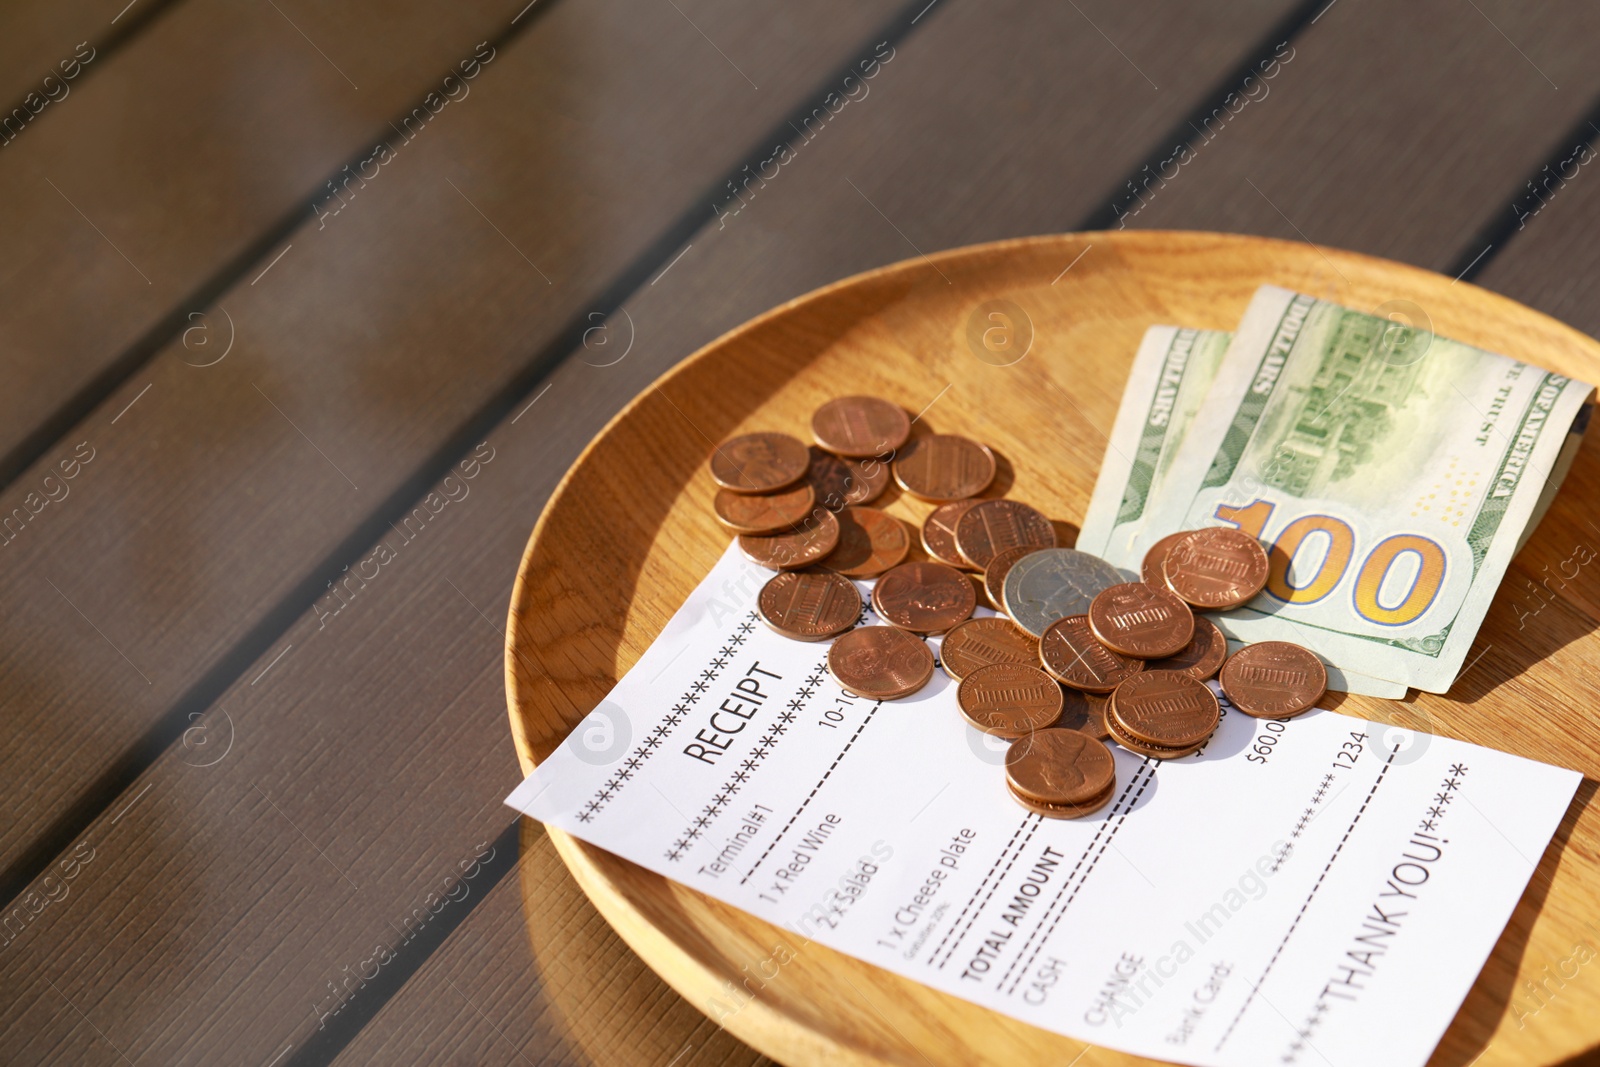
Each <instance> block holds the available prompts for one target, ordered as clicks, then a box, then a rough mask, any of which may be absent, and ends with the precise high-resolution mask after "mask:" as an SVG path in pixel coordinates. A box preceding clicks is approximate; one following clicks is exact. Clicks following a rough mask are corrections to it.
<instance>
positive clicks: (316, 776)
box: [0, 0, 1600, 1067]
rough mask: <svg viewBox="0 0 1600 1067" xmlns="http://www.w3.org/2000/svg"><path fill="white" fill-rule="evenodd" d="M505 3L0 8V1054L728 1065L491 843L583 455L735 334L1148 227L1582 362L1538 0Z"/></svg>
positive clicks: (147, 1059)
mask: <svg viewBox="0 0 1600 1067" xmlns="http://www.w3.org/2000/svg"><path fill="white" fill-rule="evenodd" d="M524 2H525V0H514V2H512V3H509V4H501V3H491V2H489V0H462V2H458V3H455V4H451V5H446V6H440V7H435V6H431V5H430V6H426V7H425V6H423V5H411V4H405V5H394V4H383V3H378V2H377V0H347V2H344V3H339V4H333V5H313V4H309V3H306V2H304V0H273V2H270V3H266V4H257V3H253V2H252V3H246V2H243V0H237V2H236V0H181V2H179V0H135V2H134V3H133V4H129V5H128V6H127V7H123V3H124V0H112V2H110V3H100V2H96V3H93V4H91V3H89V2H88V0H59V2H57V3H53V4H44V3H40V2H37V0H33V2H27V3H20V4H14V5H10V6H8V7H6V8H4V9H0V100H4V101H8V102H9V103H8V105H7V106H8V108H12V109H13V110H11V111H10V118H5V117H3V116H0V195H3V202H4V203H5V204H7V205H8V206H9V208H10V210H9V211H8V212H7V214H6V225H5V226H4V227H0V360H3V361H4V364H3V365H4V371H5V373H4V377H3V378H0V382H3V383H4V388H3V389H0V603H4V604H5V606H6V609H7V610H6V613H5V617H4V623H3V625H0V677H3V678H4V684H3V685H0V724H3V725H0V791H3V793H0V795H3V797H4V801H5V808H4V811H5V814H6V818H5V819H4V820H3V821H0V900H3V901H4V909H3V911H0V1061H3V1062H5V1063H19V1064H33V1063H82V1064H100V1063H105V1064H127V1063H162V1064H167V1063H183V1064H189V1063H193V1064H211V1063H219V1062H227V1063H236V1062H237V1063H245V1064H263V1065H266V1064H271V1065H274V1067H284V1065H289V1064H297V1065H298V1064H312V1063H328V1062H334V1061H337V1062H339V1063H341V1064H344V1063H348V1064H365V1063H372V1062H383V1063H446V1062H448V1063H495V1064H499V1063H505V1064H518V1063H530V1064H532V1063H537V1064H546V1063H567V1062H571V1063H591V1062H593V1063H628V1064H635V1063H641V1064H658V1065H662V1067H673V1065H676V1067H684V1065H688V1064H696V1063H703V1064H720V1063H728V1062H756V1061H758V1060H759V1059H760V1057H758V1056H757V1055H756V1054H755V1053H753V1052H751V1051H749V1050H748V1049H745V1048H743V1047H742V1046H740V1045H738V1044H737V1042H735V1041H734V1040H733V1039H732V1038H731V1037H729V1036H728V1035H727V1034H726V1033H725V1032H722V1031H719V1030H717V1029H716V1028H715V1027H714V1026H713V1025H712V1023H711V1022H710V1021H709V1020H707V1019H706V1018H705V1017H704V1016H702V1015H701V1014H700V1013H699V1012H698V1011H697V1010H696V1009H695V1008H694V1007H693V1006H691V1005H689V1004H687V1003H686V1002H684V1001H683V1000H681V999H680V998H678V997H677V995H676V994H674V993H673V992H672V991H671V990H670V989H668V988H667V987H666V986H665V985H664V984H663V983H662V982H661V981H660V980H659V979H657V978H656V977H655V976H654V975H653V974H652V973H651V972H650V971H649V970H648V969H646V968H645V967H644V966H643V965H642V964H641V963H640V962H639V961H638V960H637V959H636V958H635V957H634V956H633V955H632V954H631V953H630V952H629V951H628V950H627V949H626V948H625V947H624V946H623V945H622V943H621V942H620V940H619V939H618V938H617V937H616V936H615V935H614V934H613V933H612V932H611V931H610V929H609V928H608V927H607V926H606V925H605V924H604V922H603V921H602V920H601V919H600V918H599V916H598V915H597V914H596V913H595V911H594V910H593V909H592V907H591V906H590V905H589V904H588V902H587V900H586V899H585V898H584V897H583V896H582V894H581V893H580V892H579V891H578V890H577V888H576V887H575V885H574V884H573V882H572V880H571V878H570V877H569V876H568V874H567V872H566V870H565V868H564V867H563V866H562V865H561V863H560V861H559V859H558V858H557V856H556V855H555V852H554V849H553V848H552V846H551V845H550V844H549V842H548V840H547V838H546V837H545V836H544V834H543V832H542V830H541V829H540V828H539V827H537V826H534V825H531V824H519V823H518V822H517V821H515V820H514V819H512V818H511V816H510V814H509V812H508V810H507V809H505V808H504V807H503V806H502V804H501V800H502V798H503V797H504V796H505V794H506V793H507V792H508V791H509V790H510V788H511V787H512V786H513V785H514V784H515V782H516V780H517V773H518V772H517V766H516V758H515V754H514V752H513V749H512V746H511V743H510V738H509V730H508V726H507V722H506V714H505V709H504V695H503V692H502V685H501V671H502V653H501V648H502V644H503V633H502V629H503V625H504V619H505V607H506V603H507V601H508V598H509V594H510V587H511V582H512V579H513V576H514V574H515V568H516V563H517V559H518V556H519V553H520V551H521V548H522V545H523V542H524V541H525V539H526V537H527V534H528V531H529V529H530V528H531V526H532V524H533V522H534V520H535V519H536V518H537V516H538V514H539V511H540V509H541V507H542V506H543V504H544V501H545V500H546V499H547V497H548V496H549V494H550V492H551V490H552V489H553V488H554V486H555V484H556V482H557V480H558V479H559V478H560V476H561V474H562V473H563V472H564V471H565V470H566V468H567V467H568V465H569V464H570V463H571V462H572V460H573V459H574V457H575V456H576V455H577V453H578V451H579V450H580V449H581V448H582V447H583V445H584V444H585V442H587V441H588V439H589V438H590V437H591V436H592V435H593V434H594V433H595V432H596V431H597V430H598V429H599V428H600V427H601V426H602V425H603V424H604V423H605V421H606V420H607V419H608V418H609V417H610V416H611V415H612V414H613V413H615V411H616V410H617V409H618V408H619V407H620V406H621V405H622V404H623V403H625V402H626V401H627V400H628V399H629V398H631V397H632V396H633V395H634V394H636V393H637V392H639V391H640V390H642V389H644V388H646V387H647V386H648V385H649V384H650V382H651V381H652V380H653V379H654V378H655V376H656V375H658V374H659V373H660V372H661V371H663V370H664V369H666V368H667V367H669V366H671V365H672V364H673V363H675V362H676V361H677V360H679V359H681V358H682V357H683V356H684V355H686V354H688V353H689V352H691V351H693V350H694V349H696V348H697V347H699V346H700V345H702V344H704V343H705V342H706V341H708V340H710V339H711V338H713V337H715V336H717V335H718V334H720V333H721V332H723V331H725V330H727V329H729V328H731V327H733V326H735V325H737V324H738V323H740V322H741V321H743V320H745V319H747V318H749V317H750V316H752V315H754V314H757V313H759V312H760V311H762V310H765V309H766V308H768V307H770V306H772V305H774V304H776V303H779V302H781V301H784V300H787V299H789V298H791V297H793V296H796V295H798V294H800V293H803V292H806V291H807V290H809V289H812V288H814V287H816V286H818V285H821V284H824V283H826V282H828V281H831V280H833V279H835V278H838V277H841V276H843V275H846V274H850V273H853V272H856V271H859V270H863V269H866V268H869V267H873V266H877V265H880V264H883V263H888V262H892V261H895V260H899V259H904V258H907V257H911V256H916V255H918V254H919V253H925V252H930V251H933V250H936V249H942V248H947V247H951V246H955V245H962V244H968V243H973V242H977V241H986V240H992V239H997V238H1004V237H1011V236H1018V235H1025V234H1032V233H1047V232H1058V231H1064V230H1074V229H1085V228H1117V227H1120V226H1128V227H1159V228H1187V229H1210V230H1225V231H1238V232H1246V233H1260V234H1266V235H1270V236H1275V237H1284V238H1288V239H1301V240H1308V241H1312V242H1317V243H1318V244H1322V245H1331V246H1339V247H1344V248H1351V249H1355V250H1358V251H1362V252H1368V253H1373V254H1377V255H1383V256H1389V257H1393V258H1395V259H1399V260H1403V261H1406V262H1410V263H1414V264H1417V265H1419V266H1423V267H1427V268H1430V269H1434V270H1438V271H1443V272H1446V273H1448V274H1450V275H1451V276H1455V275H1458V274H1459V275H1461V276H1462V284H1467V283H1468V282H1476V283H1477V284H1481V285H1485V286H1488V287H1490V288H1493V289H1496V290H1499V291H1501V292H1503V293H1505V294H1507V295H1509V296H1512V297H1514V298H1516V299H1519V300H1522V301H1524V302H1526V303H1528V304H1530V305H1532V306H1533V307H1535V308H1538V309H1539V310H1542V311H1545V312H1548V313H1550V314H1552V315H1555V316H1557V317H1559V318H1562V319H1564V320H1565V321H1567V322H1569V323H1571V324H1573V325H1574V326H1576V327H1577V328H1578V329H1581V330H1584V331H1586V332H1588V333H1591V334H1594V333H1600V302H1597V301H1596V300H1595V299H1594V296H1595V292H1596V287H1597V285H1600V251H1597V250H1596V244H1597V243H1596V242H1595V241H1594V240H1593V239H1592V235H1593V234H1594V233H1595V232H1596V223H1597V222H1600V179H1597V178H1595V177H1594V176H1593V175H1592V174H1591V173H1590V169H1591V168H1588V167H1587V166H1585V165H1584V164H1585V162H1586V161H1587V160H1588V159H1589V158H1590V156H1589V148H1588V146H1589V144H1590V142H1591V140H1600V129H1597V127H1600V114H1597V103H1596V101H1597V97H1600V70H1597V69H1596V68H1595V66H1594V64H1593V63H1592V60H1591V57H1590V55H1589V51H1590V50H1589V49H1588V48H1587V47H1586V42H1588V41H1591V40H1593V39H1594V35H1595V33H1596V31H1600V8H1596V7H1595V6H1594V5H1592V4H1585V3H1581V2H1579V0H1556V2H1553V3H1550V4H1545V5H1539V6H1537V7H1534V6H1531V5H1518V4H1513V3H1511V2H1510V0H1475V2H1474V3H1471V4H1466V5H1458V4H1455V3H1446V2H1445V0H1410V2H1406V3H1402V2H1400V0H1388V2H1382V3H1379V2H1376V0H1335V2H1334V3H1332V4H1329V3H1328V0H1315V2H1313V3H1302V4H1296V3H1292V2H1290V0H1241V2H1240V3H1236V4H1232V5H1228V6H1227V7H1226V8H1218V9H1215V10H1211V9H1207V10H1202V9H1201V8H1200V7H1199V6H1197V5H1191V4H1183V3H1178V2H1176V0H1152V3H1154V4H1155V7H1154V8H1153V9H1152V7H1151V5H1150V4H1143V5H1124V4H1118V3H1115V2H1114V0H1077V2H1076V3H1074V4H1067V5H1055V4H1043V3H1020V2H1017V0H995V2H993V3H989V4H985V5H976V4H971V3H967V4H963V3H960V2H958V0H934V2H933V3H929V2H928V0H914V2H912V3H910V4H906V5H896V4H893V3H888V2H884V0H868V2H864V3H863V2H857V3H845V2H843V0H820V2H819V3H815V4H811V5H808V6H806V7H805V8H803V9H802V8H795V7H793V6H789V7H784V8H781V9H779V8H771V9H758V8H757V7H755V6H753V5H748V4H735V3H731V2H727V0H672V2H670V3H665V4H659V5H658V4H653V3H625V2H623V0H536V2H535V3H533V4H531V5H528V6H527V7H526V8H524V7H523V3H524ZM119 9H120V10H119ZM1247 75H1248V80H1247ZM780 148H781V150H780ZM1546 168H1548V169H1546ZM1530 182H1532V183H1533V185H1532V186H1530V185H1529V184H1528V183H1530ZM1597 583H1600V579H1596V578H1595V577H1594V576H1593V575H1592V574H1589V573H1588V572H1584V573H1583V574H1582V575H1581V576H1580V577H1579V578H1578V579H1575V580H1573V581H1572V582H1570V583H1568V584H1567V585H1566V586H1565V587H1564V588H1562V589H1561V590H1560V591H1559V593H1558V595H1557V600H1556V602H1555V603H1553V604H1551V605H1550V606H1548V607H1547V608H1545V609H1544V611H1543V612H1542V615H1541V622H1542V623H1544V622H1548V625H1549V627H1550V630H1549V632H1550V634H1551V635H1552V636H1551V638H1550V640H1551V641H1552V642H1553V646H1552V647H1560V646H1561V645H1563V644H1565V643H1567V642H1570V641H1571V640H1573V639H1575V638H1576V637H1578V636H1581V635H1584V634H1587V633H1589V632H1590V631H1592V630H1593V629H1594V628H1595V626H1596V624H1597V621H1600V584H1597ZM1491 660H1492V657H1491ZM1480 669H1486V670H1491V671H1492V670H1494V669H1495V667H1494V664H1493V663H1492V662H1487V663H1486V665H1485V666H1484V667H1483V668H1480ZM1573 684H1574V685H1575V686H1578V687H1580V688H1581V689H1582V690H1583V691H1585V692H1587V690H1588V689H1590V688H1596V687H1597V683H1596V682H1595V681H1594V680H1592V679H1587V678H1581V677H1575V678H1574V680H1573ZM1586 751H1588V752H1589V753H1591V756H1590V759H1589V761H1588V763H1586V764H1585V765H1583V766H1582V768H1581V769H1583V770H1584V771H1585V772H1586V773H1588V774H1589V776H1590V777H1591V778H1594V777H1596V776H1600V732H1597V733H1596V737H1595V739H1594V740H1592V741H1589V742H1587V749H1586ZM1592 789H1593V786H1592V783H1591V784H1586V785H1585V787H1584V790H1583V792H1582V794H1581V795H1582V796H1583V797H1584V798H1585V799H1586V798H1587V796H1588V795H1589V793H1591V792H1592ZM525 893H527V894H530V895H531V896H532V898H533V899H536V900H539V901H541V902H542V904H541V907H540V908H539V909H536V913H535V909H529V911H527V912H525V910H524V906H523V897H524V894H525ZM1560 962H1561V961H1560V960H1558V959H1554V958H1552V959H1551V960H1550V961H1549V963H1550V965H1551V966H1552V968H1556V967H1558V966H1559V965H1560ZM1573 980H1574V981H1579V982H1583V981H1588V980H1590V979H1589V978H1588V977H1587V972H1582V976H1580V977H1578V978H1576V979H1573ZM1506 1010H1513V1009H1512V1008H1507V1009H1506ZM1586 1024H1587V1025H1589V1026H1590V1027H1591V1028H1592V1034H1593V1043H1600V1020H1588V1021H1585V1020H1576V1021H1574V1020H1571V1019H1567V1018H1565V1017H1562V1016H1560V1013H1559V1011H1558V1010H1556V1009H1555V1008H1551V1009H1549V1010H1548V1012H1540V1013H1538V1014H1535V1015H1532V1016H1530V1017H1529V1018H1528V1019H1527V1025H1528V1026H1533V1027H1538V1026H1552V1027H1553V1026H1573V1025H1586Z"/></svg>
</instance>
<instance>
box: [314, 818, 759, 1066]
mask: <svg viewBox="0 0 1600 1067" xmlns="http://www.w3.org/2000/svg"><path fill="white" fill-rule="evenodd" d="M523 827H524V829H523V831H522V834H521V840H522V858H521V859H520V860H519V861H518V871H517V872H516V874H515V876H513V877H511V878H508V879H506V880H505V881H503V882H502V883H500V884H499V885H497V886H496V887H495V888H494V889H493V890H491V891H490V892H489V894H488V896H486V897H485V898H484V900H483V902H482V903H481V904H479V905H478V907H477V908H476V909H475V910H474V911H473V913H472V918H471V920H470V923H469V924H467V925H464V926H463V927H461V928H460V930H459V931H458V932H457V934H456V936H455V937H453V938H452V939H451V941H450V942H449V944H448V945H447V946H446V948H445V950H444V951H442V952H440V953H438V954H436V955H435V956H434V957H432V958H431V959H430V960H429V961H428V962H427V963H426V964H424V965H423V967H422V969H421V970H420V971H418V973H417V975H416V977H415V978H414V979H413V980H412V982H411V983H410V984H408V986H407V987H406V991H405V994H404V995H403V996H401V997H399V998H396V999H395V1000H393V1001H390V1002H389V1003H388V1004H387V1005H385V1006H384V1008H383V1010H382V1011H381V1012H380V1013H379V1014H378V1016H377V1018H375V1019H374V1020H373V1022H372V1023H371V1025H369V1026H368V1027H367V1028H366V1029H365V1030H363V1031H362V1032H361V1034H360V1035H359V1036H358V1037H357V1038H356V1039H355V1040H354V1041H353V1042H351V1044H350V1045H349V1047H348V1048H346V1049H345V1050H344V1052H343V1053H342V1054H341V1055H340V1056H339V1058H338V1060H337V1061H336V1062H337V1063H339V1064H351V1065H354V1064H367V1063H441V1062H445V1061H447V1060H449V1059H450V1058H451V1057H452V1056H466V1057H468V1058H470V1059H471V1061H472V1062H474V1063H506V1064H519V1063H541V1064H543V1063H553V1062H556V1057H555V1056H554V1055H553V1054H552V1051H551V1049H552V1046H553V1045H554V1044H555V1042H556V1041H559V1042H561V1043H562V1044H563V1045H564V1046H565V1048H566V1049H567V1050H568V1056H569V1057H570V1060H571V1062H574V1063H629V1064H640V1065H652V1067H709V1065H720V1064H735V1065H737V1064H766V1063H770V1062H771V1061H770V1060H766V1059H764V1058H763V1057H761V1056H759V1055H758V1054H756V1053H755V1052H753V1051H751V1050H750V1049H748V1048H746V1047H745V1046H742V1045H740V1044H739V1043H738V1042H737V1041H735V1040H734V1039H733V1038H732V1037H731V1036H729V1034H728V1033H727V1031H726V1030H721V1029H719V1028H717V1027H716V1026H715V1025H713V1024H712V1022H711V1020H709V1019H707V1018H706V1017H705V1016H704V1015H702V1014H700V1012H698V1011H696V1010H695V1009H694V1008H693V1007H691V1006H690V1005H689V1004H687V1003H685V1002H684V1001H683V1000H682V999H681V998H679V997H678V996H677V995H676V994H674V993H673V992H672V991H671V990H670V989H667V988H666V986H665V985H664V983H662V981H661V979H659V978H657V977H656V976H655V974H654V973H652V972H651V971H650V970H649V968H647V967H646V966H645V965H644V964H643V963H642V962H641V961H640V960H639V958H638V957H637V956H635V955H634V954H633V953H632V951H631V950H629V949H628V947H627V946H626V945H624V944H623V943H622V939H621V938H619V937H618V936H617V935H616V934H615V933H614V932H613V931H612V930H611V928H610V927H609V926H607V925H606V923H605V920H604V919H602V918H601V917H600V915H599V913H598V912H596V911H595V910H594V906H593V905H591V904H590V903H589V900H588V898H587V897H585V896H584V895H583V893H582V892H581V891H580V890H579V889H578V887H577V886H576V884H575V883H574V882H573V881H572V878H571V876H570V875H568V873H567V870H566V868H565V867H564V866H562V863H561V859H560V857H559V856H557V855H556V851H555V848H554V846H553V845H551V843H550V839H549V838H548V837H546V836H545V833H544V830H543V829H542V828H541V827H540V826H539V825H538V824H536V823H533V822H531V821H526V820H525V821H524V822H523ZM526 897H533V898H536V899H538V900H539V901H540V902H541V908H540V913H539V915H538V918H537V920H536V921H533V922H530V921H529V920H528V918H527V917H526V915H525V914H524V908H523V900H524V899H525V898H526ZM419 994H422V995H419ZM434 995H438V996H446V995H448V996H449V997H450V998H452V1000H450V1001H448V1002H446V1003H439V1004H436V1003H434V1002H433V1001H432V1000H430V999H428V998H431V997H432V996H434ZM563 1062H564V1061H563Z"/></svg>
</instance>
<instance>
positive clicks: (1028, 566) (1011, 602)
mask: <svg viewBox="0 0 1600 1067" xmlns="http://www.w3.org/2000/svg"><path fill="white" fill-rule="evenodd" d="M1123 581H1124V579H1123V577H1122V575H1121V574H1120V573H1118V571H1117V569H1116V568H1115V567H1113V566H1112V565H1111V564H1109V563H1107V562H1106V561H1105V560H1103V559H1101V558H1100V557H1099V556H1091V555H1089V553H1087V552H1078V551H1076V550H1074V549H1071V548H1045V549H1041V550H1040V551H1038V552H1034V553H1031V554H1030V555H1026V556H1023V557H1022V558H1021V559H1019V560H1018V561H1017V562H1016V563H1015V564H1014V565H1013V566H1012V568H1011V570H1010V571H1009V572H1007V574H1006V582H1005V587H1004V589H1003V590H1002V591H1001V594H1000V599H1001V600H1002V601H1003V602H1004V603H1005V606H1006V614H1007V615H1010V616H1011V620H1012V621H1013V622H1015V623H1016V624H1017V625H1018V626H1020V627H1022V628H1023V629H1024V630H1026V631H1028V632H1029V633H1030V634H1032V635H1033V636H1035V637H1040V636H1042V635H1043V634H1044V632H1045V629H1046V628H1047V627H1049V625H1050V624H1051V623H1053V622H1055V621H1056V620H1057V619H1064V618H1066V617H1067V616H1068V615H1082V614H1084V613H1086V612H1087V611H1088V610H1089V601H1091V600H1093V599H1094V597H1095V594H1096V593H1098V592H1100V590H1102V589H1107V588H1110V587H1111V586H1113V585H1119V584H1121V583H1122V582H1123Z"/></svg>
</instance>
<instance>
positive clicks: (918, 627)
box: [872, 562, 978, 634]
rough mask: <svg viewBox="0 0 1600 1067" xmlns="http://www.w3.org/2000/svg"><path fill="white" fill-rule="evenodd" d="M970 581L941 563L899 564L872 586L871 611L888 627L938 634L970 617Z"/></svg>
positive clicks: (975, 596) (972, 597) (973, 604)
mask: <svg viewBox="0 0 1600 1067" xmlns="http://www.w3.org/2000/svg"><path fill="white" fill-rule="evenodd" d="M977 606H978V594H977V593H976V592H974V591H973V588H972V579H970V578H968V577H967V576H966V575H965V574H962V573H961V572H960V571H958V570H956V569H955V568H954V567H948V566H946V565H945V564H943V563H921V562H918V563H902V564H900V566H898V567H895V568H894V569H893V570H890V571H888V572H886V573H885V574H884V575H883V577H881V578H879V579H878V584H877V585H875V586H873V587H872V608H873V610H874V611H876V612H877V613H878V617H879V618H881V619H882V620H883V621H884V622H886V623H888V624H889V625H890V626H898V627H899V628H900V629H902V630H912V631H915V632H916V633H919V634H937V633H943V632H944V631H946V630H948V629H950V627H952V626H954V625H955V624H956V623H958V622H962V621H963V620H965V619H966V618H967V617H968V616H970V615H971V614H972V609H973V608H975V607H977Z"/></svg>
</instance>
